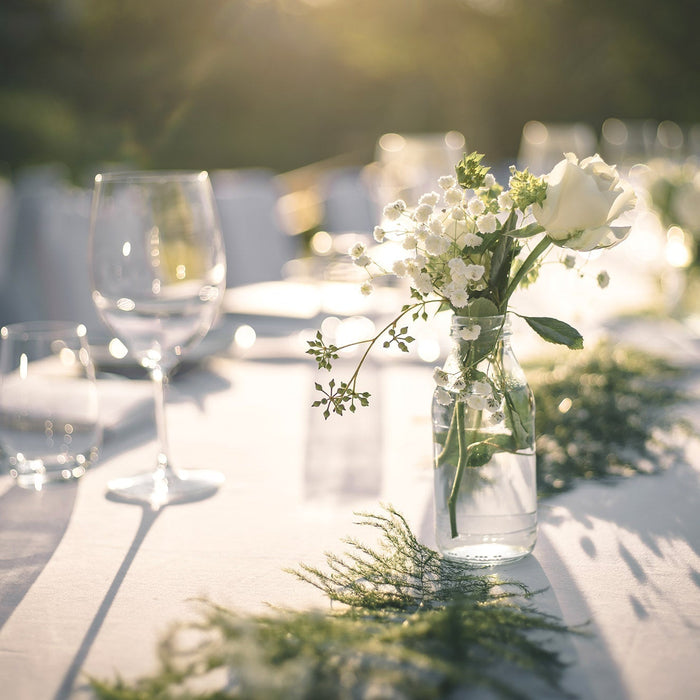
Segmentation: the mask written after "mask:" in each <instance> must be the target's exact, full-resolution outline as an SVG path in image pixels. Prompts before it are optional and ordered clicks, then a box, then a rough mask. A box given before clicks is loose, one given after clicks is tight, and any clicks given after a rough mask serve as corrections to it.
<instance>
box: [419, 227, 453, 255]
mask: <svg viewBox="0 0 700 700" xmlns="http://www.w3.org/2000/svg"><path fill="white" fill-rule="evenodd" d="M449 247H450V242H449V241H448V240H447V238H445V237H444V236H438V235H435V234H434V233H431V234H430V235H429V236H428V237H427V238H426V239H425V252H426V253H427V254H428V255H435V256H439V255H444V254H445V253H446V252H447V250H448V249H449Z"/></svg>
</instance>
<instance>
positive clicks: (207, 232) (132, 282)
mask: <svg viewBox="0 0 700 700" xmlns="http://www.w3.org/2000/svg"><path fill="white" fill-rule="evenodd" d="M89 257H90V266H91V279H92V289H93V301H94V303H95V306H96V308H97V311H98V313H99V315H100V316H101V318H102V319H103V321H104V322H105V324H106V325H107V326H108V327H109V328H110V329H111V330H112V331H113V332H114V334H115V335H116V336H117V337H118V339H119V340H120V341H121V342H122V343H123V344H124V346H125V347H126V348H127V349H128V351H129V353H130V354H131V355H132V356H133V357H134V358H135V359H136V360H137V361H138V362H139V363H140V364H141V365H142V366H143V367H144V368H145V369H146V370H148V372H149V374H150V377H151V379H152V380H153V386H154V390H155V416H156V428H157V432H158V442H159V452H158V458H157V465H156V468H155V470H154V471H153V472H149V473H146V474H143V475H141V476H137V477H127V478H124V479H117V480H115V481H114V482H110V484H108V492H109V493H110V495H111V496H112V497H114V498H117V499H119V500H127V501H135V502H139V503H146V504H149V505H150V506H151V507H153V508H159V507H161V506H162V505H165V504H168V503H175V502H180V501H187V500H194V499H198V498H202V497H206V496H208V495H211V494H212V493H213V492H214V491H216V489H217V488H218V486H219V485H220V484H221V483H222V481H223V476H222V475H221V474H219V473H218V472H213V471H211V470H176V469H174V468H173V466H172V464H171V462H170V458H169V454H168V440H167V429H166V422H165V397H164V391H165V388H166V386H167V383H168V376H169V373H170V372H171V371H172V369H173V368H174V367H175V366H176V365H177V364H178V363H179V362H180V360H181V359H182V358H183V357H184V356H185V355H186V354H187V352H188V351H189V350H190V349H191V348H192V347H194V346H195V345H196V344H197V343H198V342H199V341H200V340H201V339H202V338H203V337H204V336H205V335H206V333H207V332H208V331H209V329H210V328H211V326H212V325H213V323H214V321H215V320H216V318H217V316H218V313H219V309H220V306H221V302H222V301H223V295H224V291H225V285H226V258H225V253H224V246H223V239H222V236H221V231H220V227H219V224H218V220H217V215H216V208H215V204H214V195H213V192H212V188H211V183H210V181H209V176H208V175H207V173H205V172H200V173H195V172H131V173H108V174H102V175H97V177H96V178H95V188H94V193H93V204H92V213H91V219H90V251H89Z"/></svg>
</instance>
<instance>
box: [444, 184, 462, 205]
mask: <svg viewBox="0 0 700 700" xmlns="http://www.w3.org/2000/svg"><path fill="white" fill-rule="evenodd" d="M445 202H447V204H449V205H450V206H451V207H456V206H457V205H458V204H461V203H462V190H461V189H460V188H459V187H450V189H449V190H447V191H446V192H445Z"/></svg>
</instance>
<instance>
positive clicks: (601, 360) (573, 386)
mask: <svg viewBox="0 0 700 700" xmlns="http://www.w3.org/2000/svg"><path fill="white" fill-rule="evenodd" d="M687 371H688V370H684V369H679V368H678V367H674V366H673V365H671V364H670V363H669V362H667V361H665V360H663V359H661V358H659V357H655V356H652V355H650V354H648V353H645V352H642V351H640V350H635V349H631V348H628V347H623V346H617V347H616V346H614V345H613V344H611V343H606V342H603V343H600V344H598V345H597V346H596V347H595V348H593V349H592V350H590V351H584V353H582V354H578V355H576V356H573V357H572V356H571V355H566V356H565V357H562V356H560V355H555V356H554V357H550V358H548V359H546V360H543V361H540V362H538V363H536V364H530V365H528V367H527V373H528V380H529V383H530V386H531V387H532V389H533V392H534V394H535V403H536V405H537V412H536V432H537V436H538V437H537V479H538V488H539V491H540V494H541V495H549V494H553V493H558V492H560V491H563V490H566V489H568V488H570V487H571V486H572V485H573V484H574V483H575V481H576V480H577V479H609V478H612V477H616V476H618V477H619V476H620V475H630V474H635V473H648V472H655V471H658V470H660V469H661V468H662V467H663V466H664V463H665V462H667V461H668V460H669V459H670V458H673V456H674V455H675V448H674V446H673V444H671V442H670V439H669V438H666V439H664V437H663V436H664V435H669V434H670V433H671V432H672V431H673V430H674V429H675V430H680V431H682V433H683V434H685V435H688V434H691V433H694V431H693V428H692V426H691V425H690V423H689V422H688V421H687V420H685V419H683V418H682V417H681V416H680V415H679V414H678V412H674V411H673V410H671V409H672V407H673V406H678V405H679V404H682V402H683V401H685V400H687V396H686V394H685V392H684V391H683V389H682V388H681V387H680V383H681V382H682V380H683V378H684V377H685V376H686V374H687Z"/></svg>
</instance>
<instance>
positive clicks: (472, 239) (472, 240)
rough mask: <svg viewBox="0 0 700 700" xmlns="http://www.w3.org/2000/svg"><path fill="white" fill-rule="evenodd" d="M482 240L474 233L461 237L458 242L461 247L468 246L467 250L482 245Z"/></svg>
mask: <svg viewBox="0 0 700 700" xmlns="http://www.w3.org/2000/svg"><path fill="white" fill-rule="evenodd" d="M483 241H484V239H483V238H482V237H481V236H478V235H477V234H476V233H466V234H465V235H464V236H462V240H461V241H460V242H461V244H462V245H463V246H468V247H469V248H475V247H476V246H478V245H481V244H482V243H483Z"/></svg>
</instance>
